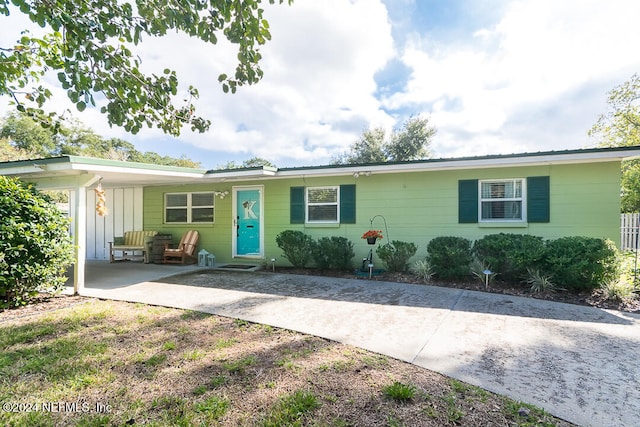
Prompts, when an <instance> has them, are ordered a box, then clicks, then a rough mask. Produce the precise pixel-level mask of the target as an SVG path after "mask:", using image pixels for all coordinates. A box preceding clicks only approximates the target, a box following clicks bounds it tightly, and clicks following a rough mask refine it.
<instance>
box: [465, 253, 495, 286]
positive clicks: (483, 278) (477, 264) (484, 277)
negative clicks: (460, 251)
mask: <svg viewBox="0 0 640 427" xmlns="http://www.w3.org/2000/svg"><path fill="white" fill-rule="evenodd" d="M469 270H470V271H471V276H473V277H474V278H475V279H476V280H478V281H479V282H480V283H482V284H483V285H484V286H485V287H486V288H489V287H491V285H493V282H494V280H495V278H496V273H494V272H493V271H491V270H490V269H489V266H488V265H487V263H485V262H483V261H481V260H480V259H478V257H477V256H474V257H473V261H471V264H470V265H469ZM487 271H490V272H491V273H490V274H486V273H487Z"/></svg>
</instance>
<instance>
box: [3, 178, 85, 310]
mask: <svg viewBox="0 0 640 427" xmlns="http://www.w3.org/2000/svg"><path fill="white" fill-rule="evenodd" d="M68 228H69V220H68V218H67V217H66V216H65V215H64V214H63V213H62V212H60V211H59V210H58V209H57V208H56V206H55V205H54V204H52V203H51V202H50V201H49V199H48V198H47V197H46V196H45V195H43V194H42V193H40V192H39V191H38V190H37V189H35V188H34V187H33V186H31V185H28V184H23V183H21V182H20V181H18V180H17V179H12V178H7V177H5V176H0V299H3V300H4V301H5V302H4V304H6V305H8V306H17V305H22V304H25V303H27V302H28V301H29V299H30V298H31V297H33V296H34V295H35V294H36V293H37V292H39V291H57V290H59V289H60V288H61V287H62V286H63V285H64V283H65V281H66V278H65V277H64V273H65V271H66V268H67V267H68V266H69V265H70V264H71V263H72V261H73V245H72V244H71V238H70V236H69V233H68Z"/></svg>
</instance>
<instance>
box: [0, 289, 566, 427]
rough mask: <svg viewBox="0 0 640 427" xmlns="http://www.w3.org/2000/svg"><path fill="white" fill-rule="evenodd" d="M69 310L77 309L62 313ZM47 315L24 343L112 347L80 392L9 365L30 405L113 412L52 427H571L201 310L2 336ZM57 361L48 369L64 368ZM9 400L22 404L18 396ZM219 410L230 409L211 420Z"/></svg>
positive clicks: (54, 418)
mask: <svg viewBox="0 0 640 427" xmlns="http://www.w3.org/2000/svg"><path fill="white" fill-rule="evenodd" d="M63 307H69V310H58V309H60V308H63ZM49 310H52V311H49ZM10 318H11V320H10ZM45 318H49V319H51V320H49V321H54V319H58V320H55V321H56V322H57V324H58V327H57V328H56V329H55V331H53V334H52V335H46V336H40V337H39V338H38V340H36V342H31V341H27V342H24V343H19V344H16V346H19V347H20V348H23V347H24V348H25V349H26V348H29V347H30V346H34V345H39V346H42V345H45V344H46V343H47V342H49V341H51V342H53V341H55V340H62V341H69V340H70V339H72V338H73V339H74V340H75V341H77V342H79V343H80V342H81V343H83V344H82V345H83V346H86V347H87V348H94V347H96V348H103V349H104V352H103V354H102V355H101V356H100V357H97V356H96V355H94V354H92V353H88V354H86V355H85V356H86V357H85V358H84V359H83V364H80V365H81V366H84V363H87V364H88V365H87V366H85V368H90V371H91V372H94V371H95V372H97V373H102V374H95V375H94V377H92V382H91V383H88V384H87V385H85V386H84V388H82V389H80V390H76V391H73V390H72V389H69V390H66V389H65V388H64V382H63V383H60V384H57V383H55V384H54V383H51V382H50V381H47V379H46V375H45V374H39V373H37V372H32V373H30V374H29V375H26V376H24V375H21V374H20V372H19V371H20V370H19V369H18V368H19V366H20V364H19V363H18V364H13V365H12V366H14V368H11V369H9V367H6V366H5V367H4V368H3V369H7V372H8V373H9V374H8V378H9V380H8V381H7V383H6V384H5V385H6V386H7V387H9V386H10V385H11V384H17V383H22V385H21V386H20V390H27V391H28V395H26V396H25V398H29V396H32V393H36V395H37V393H40V390H44V391H46V393H49V394H47V395H55V394H56V393H60V392H63V393H65V394H64V400H70V401H75V400H76V399H86V400H87V401H90V402H93V400H95V401H96V402H98V401H102V402H107V403H108V404H109V405H111V406H112V407H113V411H112V412H111V413H109V414H107V415H104V416H103V417H102V418H95V417H94V418H90V416H91V414H87V415H85V414H82V413H70V414H46V416H45V415H42V417H43V418H42V419H41V420H40V421H47V423H48V424H50V425H55V426H58V425H60V426H62V425H72V424H74V425H128V424H130V425H142V424H154V425H224V426H267V425H269V426H271V425H273V426H275V425H327V426H561V427H569V426H573V424H571V423H568V422H566V421H563V420H561V419H557V418H554V417H552V416H550V415H548V414H546V413H543V412H542V411H540V410H537V409H535V408H532V407H530V406H528V405H526V404H523V403H519V402H515V401H512V400H510V399H507V398H505V397H502V396H500V395H496V394H493V393H490V392H486V391H484V390H482V389H479V388H477V387H473V386H469V385H467V384H464V383H462V382H459V381H456V380H453V379H451V378H448V377H445V376H443V375H440V374H437V373H435V372H432V371H429V370H426V369H423V368H420V367H418V366H415V365H411V364H409V363H405V362H401V361H398V360H395V359H392V358H388V357H386V356H382V355H379V354H376V353H371V352H368V351H365V350H361V349H358V348H355V347H351V346H348V345H344V344H339V343H336V342H332V341H329V340H326V339H323V338H318V337H313V336H308V335H304V334H300V333H297V332H293V331H288V330H284V329H278V328H271V327H268V326H264V325H259V324H252V323H250V322H245V321H238V320H237V319H230V318H224V317H220V316H213V315H208V314H203V313H195V312H188V311H183V310H177V309H164V308H160V307H152V306H142V305H138V304H132V303H124V302H116V301H97V300H93V299H89V298H82V297H70V296H59V297H56V298H45V299H42V300H41V301H40V302H39V303H38V304H35V305H31V306H27V307H22V308H19V309H15V310H8V311H5V312H2V313H0V329H4V328H8V330H11V328H24V327H28V326H29V325H30V324H31V325H32V327H33V328H38V327H40V328H42V327H43V326H42V321H43V319H45ZM78 321H79V322H80V324H81V325H82V327H80V328H78V327H76V326H77V325H76V323H77V322H78ZM39 322H40V323H39ZM74 325H75V326H74ZM50 345H53V344H50ZM7 350H8V351H11V352H13V353H15V352H16V350H17V349H16V348H13V347H9V348H7ZM59 363H62V361H60V362H59ZM57 364H58V362H54V366H53V367H49V368H48V369H58V368H60V369H62V367H58V366H57ZM80 365H79V366H80ZM77 369H80V368H77ZM13 371H16V372H13ZM65 372H66V371H65ZM74 375H75V374H74ZM96 375H97V376H96ZM395 383H400V384H403V385H407V386H409V387H411V389H412V390H413V391H414V392H415V395H414V397H412V398H410V399H408V400H404V401H397V400H394V399H393V398H390V397H389V396H387V395H386V393H385V388H386V387H388V386H390V385H393V384H395ZM58 389H60V390H62V391H58ZM65 390H66V391H65ZM5 392H9V391H8V390H7V391H5ZM10 392H11V393H14V394H13V396H14V398H15V399H19V398H20V393H21V392H18V391H15V390H12V391H10ZM301 392H302V393H304V394H305V395H308V396H311V397H312V398H313V400H314V405H313V407H309V408H301V407H300V406H295V405H294V404H291V403H290V404H289V407H288V408H287V407H285V408H282V407H283V404H282V403H283V402H287V401H290V397H291V396H292V395H295V394H296V393H301ZM0 394H1V393H0ZM76 394H77V395H76ZM219 404H224V410H223V411H221V413H220V414H218V415H214V414H213V411H214V410H215V409H216V408H218V407H219V406H216V405H219ZM207 414H211V415H210V418H208V415H207ZM14 415H15V416H16V418H15V419H14V418H11V417H12V416H14ZM22 415H25V414H8V413H7V414H4V416H6V417H8V418H5V419H4V420H5V421H6V422H7V425H40V424H34V423H33V422H31V423H30V424H29V423H27V419H26V415H25V417H22V418H17V417H19V416H22ZM2 416H3V414H0V420H2V419H3V418H2ZM47 417H49V418H47ZM97 422H99V423H100V424H97Z"/></svg>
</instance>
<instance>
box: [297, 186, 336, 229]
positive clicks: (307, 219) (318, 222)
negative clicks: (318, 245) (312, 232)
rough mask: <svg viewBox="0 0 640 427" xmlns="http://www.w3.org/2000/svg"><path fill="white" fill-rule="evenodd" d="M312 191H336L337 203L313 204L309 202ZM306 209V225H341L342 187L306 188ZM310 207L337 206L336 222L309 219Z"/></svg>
mask: <svg viewBox="0 0 640 427" xmlns="http://www.w3.org/2000/svg"><path fill="white" fill-rule="evenodd" d="M312 190H335V192H336V201H335V202H323V203H311V202H310V201H309V192H310V191H312ZM304 205H305V206H304V209H305V215H304V216H305V223H306V224H339V223H340V186H339V185H326V186H318V187H305V192H304ZM310 206H335V207H336V219H335V220H311V219H309V207H310Z"/></svg>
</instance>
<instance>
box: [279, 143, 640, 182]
mask: <svg viewBox="0 0 640 427" xmlns="http://www.w3.org/2000/svg"><path fill="white" fill-rule="evenodd" d="M636 157H640V146H632V147H613V148H583V149H574V150H562V151H541V152H535V153H520V154H492V155H486V156H471V157H454V158H438V159H426V160H412V161H403V162H379V163H361V164H348V165H326V166H304V167H294V168H281V169H279V170H278V173H277V176H278V177H283V178H284V177H294V176H322V175H349V174H371V173H394V172H423V171H436V170H456V169H472V168H473V169H477V168H496V167H515V166H538V165H550V164H578V163H595V162H610V161H622V160H625V159H631V158H636Z"/></svg>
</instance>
